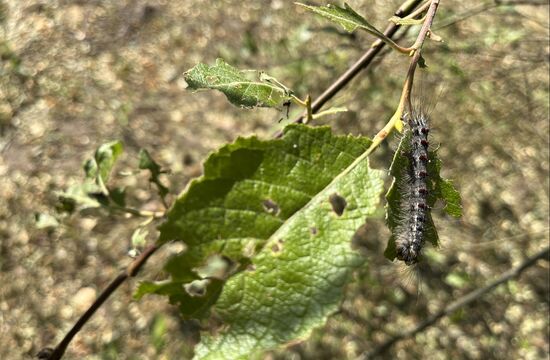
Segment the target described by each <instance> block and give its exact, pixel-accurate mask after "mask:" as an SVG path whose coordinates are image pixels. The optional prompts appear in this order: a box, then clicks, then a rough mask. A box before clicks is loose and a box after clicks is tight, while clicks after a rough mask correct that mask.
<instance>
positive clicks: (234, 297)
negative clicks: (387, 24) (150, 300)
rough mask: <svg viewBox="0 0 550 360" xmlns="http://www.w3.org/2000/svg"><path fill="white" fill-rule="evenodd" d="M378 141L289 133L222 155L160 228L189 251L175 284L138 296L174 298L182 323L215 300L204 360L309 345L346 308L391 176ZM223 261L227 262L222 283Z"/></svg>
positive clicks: (173, 269) (299, 129)
mask: <svg viewBox="0 0 550 360" xmlns="http://www.w3.org/2000/svg"><path fill="white" fill-rule="evenodd" d="M369 144H370V141H369V140H368V139H366V138H362V137H352V136H334V135H332V134H331V132H330V129H329V128H327V127H322V128H309V127H307V126H304V125H290V126H288V127H287V128H286V129H285V132H284V136H283V137H282V138H281V139H276V140H268V141H261V140H258V139H257V138H255V137H252V138H240V139H238V140H237V141H236V142H235V143H233V144H230V145H226V146H224V147H222V148H221V149H220V150H219V151H217V152H216V153H214V154H213V155H211V156H210V157H209V159H208V160H207V161H206V163H205V166H204V167H205V172H204V176H203V177H202V178H200V179H197V180H195V181H193V182H192V183H191V184H190V186H189V187H188V189H187V191H185V192H184V193H183V194H182V195H181V196H180V197H179V198H178V200H177V201H176V203H175V205H174V206H173V208H172V209H171V210H170V211H169V213H168V220H167V221H166V222H165V223H164V225H162V226H161V228H160V231H161V235H160V239H159V242H160V243H164V242H166V241H169V240H172V239H179V240H183V241H184V242H185V243H186V245H187V251H186V252H184V253H183V254H181V255H179V256H177V257H174V258H173V259H171V260H170V261H169V262H168V264H167V266H166V270H167V271H168V272H169V273H170V274H171V280H170V281H165V282H162V283H144V284H143V285H142V286H140V288H139V290H138V293H137V295H138V296H141V295H143V294H145V293H151V292H153V293H158V294H162V295H167V296H169V297H170V300H171V302H173V303H178V304H179V305H180V310H181V313H182V315H183V316H184V317H201V316H204V315H205V314H206V313H207V310H208V309H209V308H210V306H211V305H212V304H214V303H215V306H214V308H213V310H214V313H215V314H216V317H217V318H218V319H219V320H221V321H222V323H223V326H222V329H221V330H220V329H218V330H220V331H218V333H217V335H211V336H203V342H202V343H201V344H200V345H199V346H198V348H197V358H227V359H237V358H240V357H247V356H248V355H249V354H252V353H255V352H259V351H262V350H263V349H266V348H272V347H276V346H277V345H279V344H282V343H286V342H289V341H292V340H296V339H303V338H305V337H306V336H307V335H308V334H309V333H310V332H311V330H312V329H313V328H314V327H316V326H319V325H321V324H323V322H324V321H325V320H326V317H327V316H328V315H330V313H332V312H333V311H335V310H336V309H337V307H338V304H339V301H340V299H341V295H342V287H343V286H344V284H345V283H346V281H347V280H348V279H349V275H350V273H351V271H352V269H353V268H354V267H356V266H359V265H360V264H362V262H363V258H362V257H361V256H360V255H359V254H358V253H357V252H356V251H355V250H353V249H352V248H351V239H352V237H353V234H354V233H355V231H356V230H357V229H358V228H359V227H360V226H361V225H363V224H364V222H365V219H366V218H367V217H368V216H370V215H371V214H372V213H373V212H374V210H375V209H376V206H377V205H378V202H379V198H380V193H381V191H382V185H383V183H382V180H381V178H382V176H383V174H382V172H380V171H377V170H372V169H370V168H369V166H368V162H367V160H366V159H363V158H361V154H363V153H364V151H365V150H366V148H367V147H368V145H369ZM220 259H224V260H225V261H226V265H227V266H226V268H225V269H224V271H218V272H217V275H214V271H213V270H211V269H212V268H213V267H214V266H213V265H212V264H213V263H215V262H219V260H220ZM227 278H228V280H227V282H225V285H224V286H223V289H222V288H221V281H224V280H225V279H227ZM218 297H219V298H218ZM216 300H217V302H216Z"/></svg>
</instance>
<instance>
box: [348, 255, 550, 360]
mask: <svg viewBox="0 0 550 360" xmlns="http://www.w3.org/2000/svg"><path fill="white" fill-rule="evenodd" d="M549 254H550V249H549V248H546V249H543V250H541V251H540V252H538V253H537V254H535V255H533V256H531V257H530V258H527V259H526V260H525V261H524V262H523V263H521V265H519V266H518V267H516V268H514V269H510V270H508V271H506V272H505V273H504V274H502V276H501V277H499V278H498V279H496V280H495V281H493V282H492V283H490V284H489V285H487V286H485V287H483V288H480V289H477V290H474V291H472V292H470V293H468V294H466V295H464V296H463V297H461V298H459V299H458V300H456V301H454V302H452V303H451V304H450V305H448V306H447V307H445V308H444V309H443V310H441V311H439V312H438V313H436V314H435V315H432V316H431V317H429V318H428V319H427V320H426V321H424V322H422V323H421V324H419V325H417V326H416V327H415V328H413V329H410V330H408V331H404V332H402V333H400V334H397V335H395V336H394V337H392V338H390V339H389V340H386V341H385V342H384V343H383V344H382V345H380V346H378V347H377V348H375V349H374V350H372V351H370V352H368V353H365V354H363V355H361V356H360V357H359V359H370V358H374V357H376V356H379V355H381V354H383V353H384V352H386V351H387V350H388V349H389V348H390V347H392V346H393V345H394V344H396V343H397V342H399V341H401V340H403V339H406V338H410V337H412V336H414V335H416V334H417V333H419V332H421V331H423V330H424V329H426V328H427V327H429V326H432V325H434V324H435V323H436V322H437V321H438V320H439V319H441V318H443V317H445V316H447V315H450V314H452V313H454V312H455V311H457V310H458V309H460V308H462V307H464V306H466V305H469V304H470V303H472V302H474V301H476V300H478V299H479V298H481V297H482V296H484V295H485V294H487V293H489V292H491V291H492V290H494V289H495V288H496V287H497V286H499V285H501V284H504V283H506V282H508V281H510V280H512V279H514V278H517V277H519V276H520V275H521V274H522V273H523V272H524V271H525V270H527V269H528V268H530V267H531V266H534V265H535V264H536V263H537V261H538V260H541V259H545V260H546V261H550V259H549V258H548V256H549Z"/></svg>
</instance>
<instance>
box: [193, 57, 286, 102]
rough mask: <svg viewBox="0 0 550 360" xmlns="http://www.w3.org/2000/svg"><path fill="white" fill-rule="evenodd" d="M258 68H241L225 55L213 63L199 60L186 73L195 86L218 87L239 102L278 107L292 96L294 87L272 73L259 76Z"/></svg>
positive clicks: (232, 100)
mask: <svg viewBox="0 0 550 360" xmlns="http://www.w3.org/2000/svg"><path fill="white" fill-rule="evenodd" d="M251 74H258V72H256V71H241V70H239V69H237V68H235V67H233V66H231V65H229V64H227V63H226V62H225V61H224V60H223V59H217V60H216V64H215V65H212V66H209V65H206V64H202V63H201V64H198V65H196V66H195V67H193V68H192V69H190V70H189V71H187V72H185V73H184V74H183V76H184V79H185V81H186V82H187V84H188V85H189V88H190V89H191V90H199V89H215V90H219V91H221V92H222V93H224V94H225V96H226V97H227V99H228V100H229V101H230V102H231V103H232V104H233V105H236V106H241V107H246V108H252V107H275V106H280V105H282V104H283V103H284V102H285V101H287V100H288V99H290V94H291V92H290V90H289V89H288V88H286V87H285V86H283V85H281V84H280V83H279V82H278V81H276V80H275V79H273V78H272V77H270V76H267V75H263V76H261V75H260V76H255V77H251V76H250V75H251Z"/></svg>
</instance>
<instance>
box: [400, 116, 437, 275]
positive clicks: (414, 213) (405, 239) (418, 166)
mask: <svg viewBox="0 0 550 360" xmlns="http://www.w3.org/2000/svg"><path fill="white" fill-rule="evenodd" d="M405 118H406V120H407V123H408V125H409V127H410V130H409V131H410V134H409V135H408V141H409V143H408V146H406V149H405V155H406V157H407V158H408V160H409V165H408V169H407V170H408V171H407V176H406V177H405V178H404V179H403V184H402V186H401V191H403V193H404V196H403V197H402V203H401V212H402V219H401V220H402V224H400V225H399V226H398V228H397V232H396V233H397V235H396V239H395V250H396V257H397V259H398V260H401V261H404V262H405V264H407V265H413V264H416V263H417V262H418V261H419V258H420V253H421V251H422V246H423V245H424V240H425V236H426V221H427V219H428V216H429V211H430V207H429V205H428V203H427V199H428V184H427V180H428V176H429V175H430V174H429V173H428V161H429V160H428V145H429V142H428V133H429V123H428V118H427V116H426V114H425V113H424V112H422V111H413V112H412V113H411V114H408V115H406V117H405Z"/></svg>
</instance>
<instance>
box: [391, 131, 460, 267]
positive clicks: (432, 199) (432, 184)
mask: <svg viewBox="0 0 550 360" xmlns="http://www.w3.org/2000/svg"><path fill="white" fill-rule="evenodd" d="M410 136H411V132H410V130H407V131H406V132H405V134H404V136H403V137H402V138H401V142H400V143H399V146H398V147H397V150H396V151H395V155H394V157H393V162H392V164H391V166H390V174H391V175H392V176H393V178H394V180H393V183H392V185H391V187H390V189H389V190H388V192H387V194H386V200H387V204H386V223H387V224H388V227H389V229H390V230H391V232H392V235H391V237H390V240H389V241H388V246H387V247H386V250H385V252H384V255H385V256H386V258H388V259H390V260H393V259H395V257H396V251H395V238H396V235H397V234H396V230H397V228H398V226H399V224H402V222H403V219H404V218H405V217H406V216H407V214H406V213H405V211H406V209H405V208H404V207H403V197H404V196H405V194H406V191H405V190H404V189H403V187H404V185H405V183H406V182H407V181H408V179H409V158H408V156H407V155H406V154H407V153H408V151H409V146H410V145H409V144H410ZM428 159H429V162H428V167H427V169H428V174H429V176H428V178H427V188H428V199H427V203H428V206H430V207H433V206H434V204H435V203H436V202H437V201H438V200H441V201H442V202H443V203H444V204H445V206H444V210H445V212H446V213H447V214H448V215H451V216H453V217H457V218H458V217H460V216H462V206H461V200H460V193H459V192H458V191H457V190H456V189H455V187H454V186H453V184H452V182H451V181H450V180H447V179H444V178H442V177H441V176H440V171H441V160H440V159H439V158H438V157H437V150H432V151H429V152H428ZM425 235H426V236H425V241H427V242H430V243H431V244H432V245H433V246H436V247H437V246H438V244H439V237H438V234H437V230H436V228H435V225H434V222H433V219H432V215H431V212H428V213H427V218H426V228H425Z"/></svg>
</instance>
